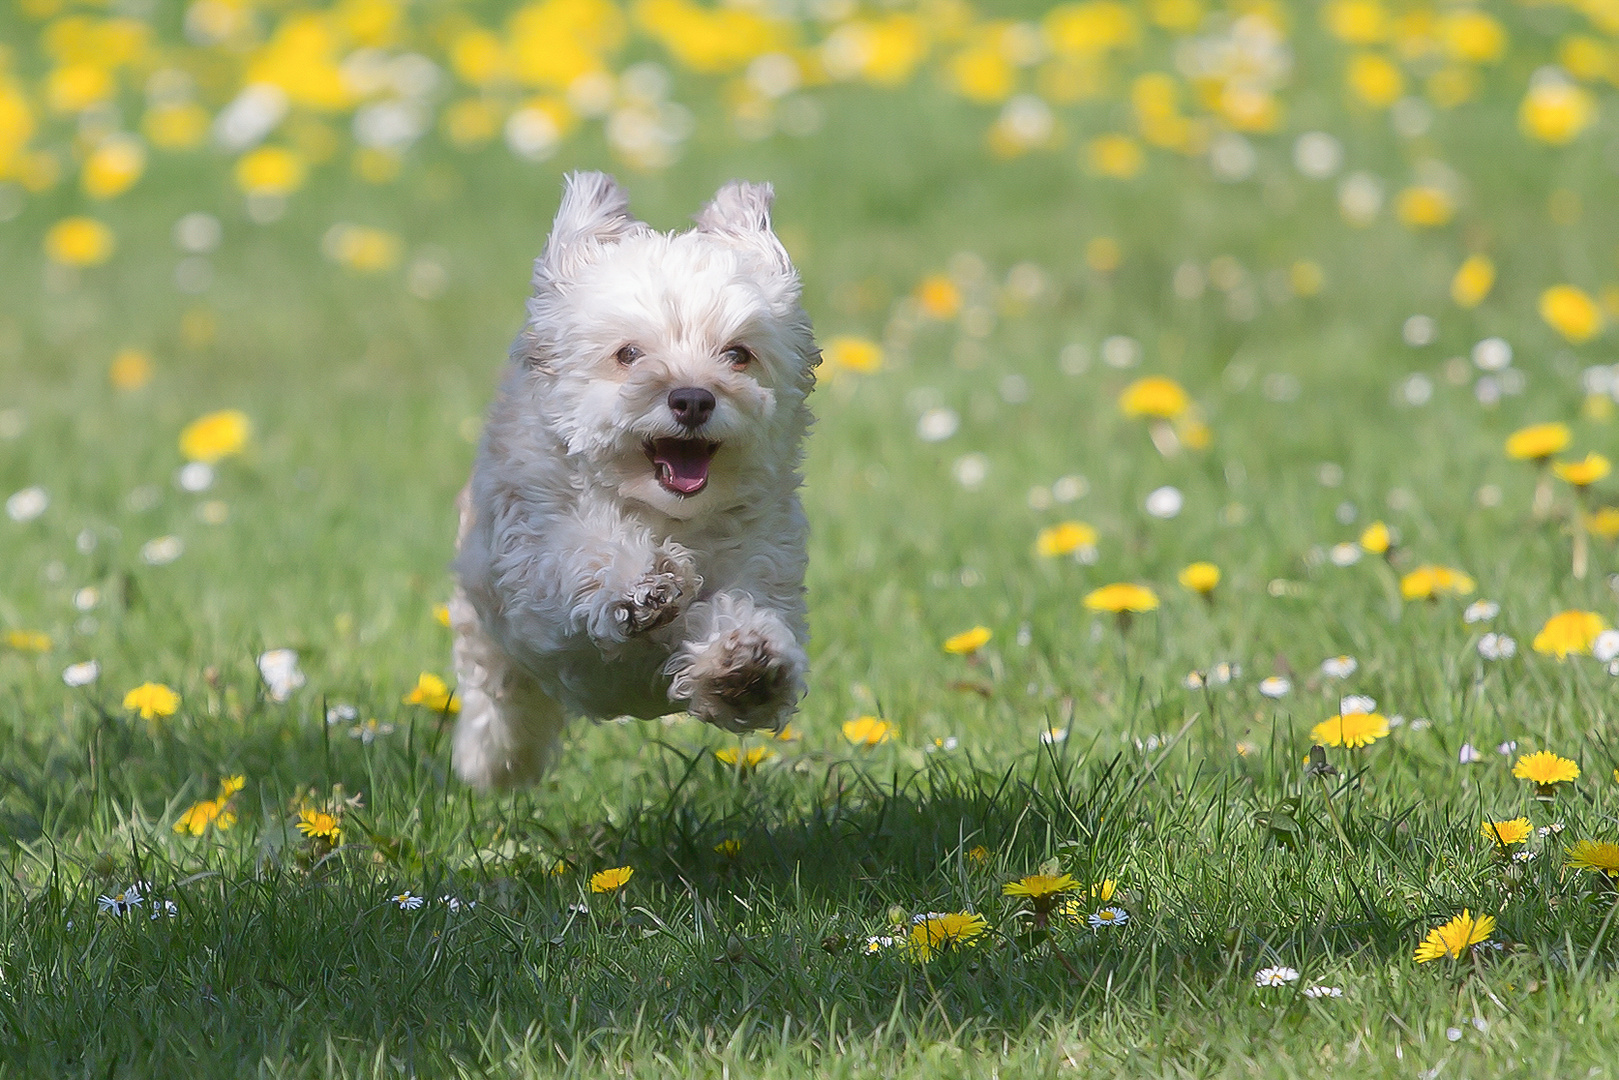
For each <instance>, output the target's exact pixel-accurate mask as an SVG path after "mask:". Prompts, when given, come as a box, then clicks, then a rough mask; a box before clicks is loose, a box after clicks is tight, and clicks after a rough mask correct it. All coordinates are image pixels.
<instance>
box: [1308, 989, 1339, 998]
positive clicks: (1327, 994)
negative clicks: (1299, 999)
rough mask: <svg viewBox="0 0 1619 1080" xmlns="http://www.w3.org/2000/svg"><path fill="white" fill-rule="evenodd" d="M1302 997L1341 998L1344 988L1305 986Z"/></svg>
mask: <svg viewBox="0 0 1619 1080" xmlns="http://www.w3.org/2000/svg"><path fill="white" fill-rule="evenodd" d="M1304 996H1305V997H1307V998H1341V997H1343V996H1344V988H1343V987H1341V986H1306V987H1305V988H1304Z"/></svg>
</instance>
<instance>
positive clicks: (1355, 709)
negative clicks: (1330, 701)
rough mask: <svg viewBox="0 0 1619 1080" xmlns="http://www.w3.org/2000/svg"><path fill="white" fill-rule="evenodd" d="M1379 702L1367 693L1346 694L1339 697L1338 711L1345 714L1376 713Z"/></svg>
mask: <svg viewBox="0 0 1619 1080" xmlns="http://www.w3.org/2000/svg"><path fill="white" fill-rule="evenodd" d="M1376 711H1377V702H1376V701H1375V700H1373V699H1372V698H1369V697H1367V696H1366V695H1365V694H1345V695H1344V696H1343V697H1341V698H1339V699H1338V712H1339V713H1341V714H1342V715H1344V716H1350V715H1353V714H1354V713H1374V712H1376Z"/></svg>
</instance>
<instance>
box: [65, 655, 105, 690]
mask: <svg viewBox="0 0 1619 1080" xmlns="http://www.w3.org/2000/svg"><path fill="white" fill-rule="evenodd" d="M100 677H101V665H100V664H99V663H98V662H96V661H94V660H81V661H79V662H78V663H77V664H69V665H68V666H67V667H65V668H63V669H62V681H63V682H65V683H67V685H69V686H89V685H90V684H91V683H93V682H95V681H96V680H97V679H99V678H100Z"/></svg>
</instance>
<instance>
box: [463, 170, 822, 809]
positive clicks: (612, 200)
mask: <svg viewBox="0 0 1619 1080" xmlns="http://www.w3.org/2000/svg"><path fill="white" fill-rule="evenodd" d="M771 198H772V193H771V189H770V187H769V185H756V184H745V183H731V184H727V185H726V186H725V187H723V188H721V189H720V191H719V193H718V194H717V195H715V197H714V201H713V202H711V203H710V204H709V205H708V206H707V207H705V208H704V209H703V211H702V212H701V213H699V214H698V215H697V218H696V221H697V225H696V228H694V229H691V230H689V231H687V232H680V233H659V232H655V231H653V230H652V229H651V228H649V227H648V226H647V225H645V224H644V223H642V222H640V221H637V220H636V219H635V218H633V217H632V216H630V213H629V204H628V200H627V198H626V197H625V195H624V193H623V191H622V190H620V188H619V187H618V185H617V184H616V183H615V182H614V181H613V179H612V178H611V177H609V176H606V175H604V174H601V173H576V174H574V175H572V176H569V177H568V178H567V183H566V190H565V192H564V194H563V198H562V206H561V208H560V209H559V210H558V211H557V217H556V222H555V224H554V225H553V227H552V230H551V237H550V239H549V240H548V241H547V243H546V246H545V251H544V253H543V254H542V255H541V256H540V258H539V259H538V260H537V261H536V262H535V266H534V295H533V298H532V299H531V300H530V301H529V306H528V310H529V317H528V322H527V325H526V326H525V327H524V329H523V332H522V333H521V334H520V335H519V336H518V338H517V341H516V342H515V343H514V344H513V346H512V351H511V364H510V367H509V368H508V370H507V373H506V377H505V380H504V382H503V384H502V386H501V388H500V392H499V394H498V396H497V398H496V401H495V403H494V405H493V407H492V408H491V410H490V414H489V421H488V424H487V426H486V428H485V432H484V437H483V443H482V446H481V447H480V449H479V452H478V459H477V463H476V464H475V465H474V467H473V471H472V479H471V480H470V481H469V482H468V484H467V488H466V490H465V491H464V492H463V493H462V498H461V503H460V505H461V534H460V540H459V548H460V554H459V556H458V558H457V560H456V564H455V565H456V571H457V573H458V575H459V577H460V587H459V588H458V589H457V591H456V595H455V598H454V601H453V602H452V604H451V609H450V613H451V624H452V626H453V627H454V630H455V635H456V641H455V668H456V675H457V678H458V679H459V683H460V694H461V699H462V709H461V719H460V721H459V723H458V726H457V728H456V733H455V750H454V756H455V767H456V771H457V772H459V773H460V775H461V776H462V778H463V779H465V780H466V781H467V782H468V783H471V784H474V785H476V786H478V787H492V786H506V785H510V784H514V783H522V782H525V781H529V780H533V779H535V778H536V777H538V776H539V775H540V773H541V772H543V771H544V769H545V768H546V766H547V764H549V762H550V761H551V759H552V758H553V757H554V756H555V753H556V748H557V744H558V740H559V739H560V737H561V734H562V731H563V727H564V725H565V723H566V721H567V719H568V718H569V717H571V716H588V717H594V718H607V717H614V716H636V717H642V718H651V717H656V716H662V715H664V714H667V713H671V712H677V711H681V710H685V711H689V712H691V713H692V714H693V715H695V716H698V717H700V718H702V719H704V720H707V721H708V722H710V723H713V724H716V725H718V726H720V727H723V728H725V729H726V730H729V731H744V730H750V729H757V728H769V729H779V728H780V727H781V726H782V725H783V724H784V723H786V720H787V718H788V716H790V715H791V713H792V711H793V709H794V708H795V707H796V706H797V702H798V699H799V698H800V697H801V696H802V694H803V688H804V672H805V667H806V659H805V654H804V644H805V638H806V629H805V618H804V562H805V532H806V526H805V521H804V514H803V510H802V508H801V507H800V505H799V501H798V495H797V489H798V485H799V483H800V478H799V475H798V466H799V461H800V457H801V454H802V445H803V439H804V435H805V433H806V431H807V430H808V427H809V423H810V414H809V410H808V407H807V405H806V402H805V399H806V398H807V397H808V395H809V392H810V390H811V389H812V388H813V386H814V384H815V375H814V367H815V365H816V363H817V362H818V360H819V353H818V352H817V350H816V348H815V342H814V338H813V334H812V331H811V328H810V321H809V318H808V316H806V315H805V314H804V312H803V310H802V308H800V306H799V281H798V274H797V272H796V271H795V270H794V269H793V266H792V262H791V261H790V260H789V259H788V257H787V253H786V251H785V250H784V249H783V248H782V246H781V244H780V242H779V241H778V240H777V239H776V236H775V234H774V233H773V232H772V231H771V226H770V203H771ZM680 388H695V389H697V390H704V391H708V392H709V393H711V394H712V395H713V398H712V401H713V410H712V413H711V414H709V415H707V418H706V422H703V423H701V424H700V425H698V426H695V427H694V426H692V425H691V423H690V419H691V417H690V416H688V417H687V418H686V422H682V419H681V416H680V415H677V412H676V410H675V404H674V401H673V399H671V397H670V392H671V391H672V390H675V389H680ZM682 439H684V440H696V441H700V442H701V443H702V444H703V445H705V446H713V445H715V444H717V445H718V450H717V451H715V452H714V453H713V456H712V459H711V460H710V461H709V462H708V464H707V473H706V477H707V479H706V485H705V486H702V487H701V488H700V489H699V490H697V491H696V492H695V493H692V494H682V493H681V491H679V490H676V488H674V487H671V486H670V483H671V482H672V481H669V476H670V475H671V474H669V473H667V472H665V471H662V469H661V467H660V466H659V465H656V464H655V463H654V460H653V454H654V450H653V448H654V447H655V446H659V447H661V446H664V445H669V441H670V440H682ZM676 445H681V446H684V445H687V444H686V443H679V444H676ZM693 482H696V481H693Z"/></svg>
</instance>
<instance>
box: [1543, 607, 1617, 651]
mask: <svg viewBox="0 0 1619 1080" xmlns="http://www.w3.org/2000/svg"><path fill="white" fill-rule="evenodd" d="M1606 629H1608V624H1607V622H1606V620H1604V619H1603V618H1602V616H1601V615H1598V614H1597V613H1596V612H1594V611H1561V612H1558V613H1557V614H1556V615H1553V616H1552V617H1551V618H1549V619H1547V620H1546V625H1544V626H1542V627H1541V628H1540V633H1538V634H1536V635H1535V641H1534V647H1535V651H1536V652H1537V653H1545V654H1547V655H1549V656H1555V657H1557V659H1559V660H1562V659H1565V658H1567V657H1568V656H1569V654H1571V653H1579V654H1585V653H1589V652H1590V651H1591V646H1592V644H1593V643H1595V641H1596V639H1597V635H1598V634H1600V633H1602V631H1604V630H1606Z"/></svg>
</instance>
